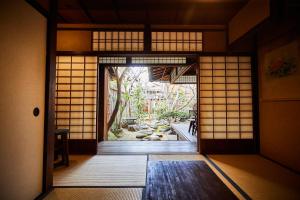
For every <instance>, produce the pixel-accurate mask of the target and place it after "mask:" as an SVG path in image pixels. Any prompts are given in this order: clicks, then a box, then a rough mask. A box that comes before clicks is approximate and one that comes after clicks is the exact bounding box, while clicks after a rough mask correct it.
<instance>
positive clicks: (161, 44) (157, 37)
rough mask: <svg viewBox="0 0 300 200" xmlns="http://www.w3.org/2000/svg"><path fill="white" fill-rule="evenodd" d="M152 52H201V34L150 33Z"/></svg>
mask: <svg viewBox="0 0 300 200" xmlns="http://www.w3.org/2000/svg"><path fill="white" fill-rule="evenodd" d="M152 51H202V32H152Z"/></svg>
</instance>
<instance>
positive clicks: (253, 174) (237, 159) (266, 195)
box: [209, 155, 300, 200]
mask: <svg viewBox="0 0 300 200" xmlns="http://www.w3.org/2000/svg"><path fill="white" fill-rule="evenodd" d="M209 158H210V159H211V160H212V161H213V162H214V163H216V164H217V165H218V166H219V167H220V168H221V169H222V170H223V171H224V172H225V173H226V174H227V175H228V176H229V177H230V178H231V179H232V180H233V181H234V182H235V183H237V184H238V185H239V186H240V187H241V188H242V189H243V190H244V191H245V192H246V193H247V194H248V195H249V196H250V197H251V198H252V199H258V200H260V199H262V200H266V199H272V200H276V199H280V200H282V199H285V200H288V199H300V175H297V174H295V173H293V172H291V171H289V170H287V169H285V168H283V167H281V166H279V165H277V164H275V163H273V162H271V161H269V160H266V159H264V158H262V157H261V156H258V155H209Z"/></svg>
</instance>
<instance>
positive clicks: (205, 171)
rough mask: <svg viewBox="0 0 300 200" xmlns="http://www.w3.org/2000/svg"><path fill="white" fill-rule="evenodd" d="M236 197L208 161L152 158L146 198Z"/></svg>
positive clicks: (149, 199) (192, 198)
mask: <svg viewBox="0 0 300 200" xmlns="http://www.w3.org/2000/svg"><path fill="white" fill-rule="evenodd" d="M160 199H172V200H182V199H185V200H196V199H220V200H235V199H237V197H236V196H235V195H234V194H233V193H232V192H231V191H230V189H228V188H227V187H226V185H225V184H224V183H223V182H222V181H221V180H220V179H219V178H218V177H217V175H216V174H214V173H213V171H212V170H211V169H210V167H209V166H208V165H207V164H206V163H205V161H149V162H148V173H147V184H146V189H145V198H144V200H160Z"/></svg>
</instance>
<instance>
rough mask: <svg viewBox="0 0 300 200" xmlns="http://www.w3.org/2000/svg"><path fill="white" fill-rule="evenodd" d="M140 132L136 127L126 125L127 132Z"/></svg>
mask: <svg viewBox="0 0 300 200" xmlns="http://www.w3.org/2000/svg"><path fill="white" fill-rule="evenodd" d="M138 130H140V129H139V127H138V126H137V125H128V131H132V132H134V131H138Z"/></svg>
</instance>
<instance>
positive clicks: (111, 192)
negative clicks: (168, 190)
mask: <svg viewBox="0 0 300 200" xmlns="http://www.w3.org/2000/svg"><path fill="white" fill-rule="evenodd" d="M142 193H143V189H142V188H55V189H54V190H53V191H52V192H51V193H50V194H49V195H48V196H47V197H46V198H45V200H92V199H97V200H141V199H142Z"/></svg>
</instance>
